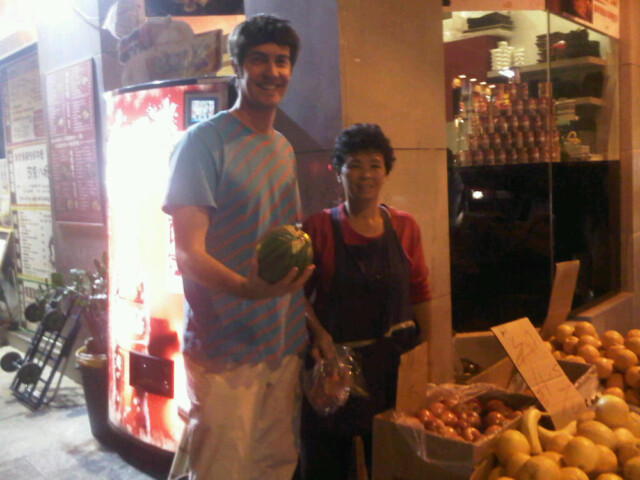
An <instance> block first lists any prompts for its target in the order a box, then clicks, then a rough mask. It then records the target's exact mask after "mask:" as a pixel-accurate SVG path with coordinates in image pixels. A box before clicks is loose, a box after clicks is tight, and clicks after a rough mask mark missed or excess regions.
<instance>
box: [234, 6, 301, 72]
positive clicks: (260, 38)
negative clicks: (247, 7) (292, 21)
mask: <svg viewBox="0 0 640 480" xmlns="http://www.w3.org/2000/svg"><path fill="white" fill-rule="evenodd" d="M265 43H275V44H276V45H280V46H284V47H289V58H290V60H291V65H292V66H293V65H294V64H295V63H296V59H297V58H298V50H299V49H300V38H299V37H298V34H297V33H296V31H295V30H294V29H293V27H291V25H289V22H288V21H287V20H284V19H282V18H278V17H275V16H273V15H266V14H263V13H261V14H258V15H255V16H253V17H250V18H247V19H246V20H245V21H244V22H242V23H239V24H238V25H236V26H235V28H234V29H233V31H232V32H231V34H230V35H229V40H228V47H229V55H230V56H231V58H232V59H233V60H234V61H235V62H236V65H238V66H241V65H242V62H243V61H244V58H245V56H246V55H247V52H248V51H249V50H250V49H251V48H253V47H255V46H257V45H263V44H265Z"/></svg>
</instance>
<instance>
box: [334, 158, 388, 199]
mask: <svg viewBox="0 0 640 480" xmlns="http://www.w3.org/2000/svg"><path fill="white" fill-rule="evenodd" d="M386 178H387V170H386V168H385V166H384V157H383V156H382V154H381V153H380V152H378V151H375V150H364V151H361V152H356V153H353V154H352V155H350V156H348V157H347V160H346V162H345V163H344V165H342V168H341V169H340V173H339V175H338V180H339V181H340V183H341V184H342V188H343V189H344V193H345V196H346V197H347V198H348V199H351V200H375V201H377V200H378V196H379V195H380V190H381V189H382V185H383V184H384V182H385V179H386Z"/></svg>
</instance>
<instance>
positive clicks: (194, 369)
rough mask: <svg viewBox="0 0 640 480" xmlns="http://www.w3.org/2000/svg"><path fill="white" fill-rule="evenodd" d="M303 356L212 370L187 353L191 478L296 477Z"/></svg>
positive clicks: (272, 479) (255, 479)
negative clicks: (195, 361) (196, 361)
mask: <svg viewBox="0 0 640 480" xmlns="http://www.w3.org/2000/svg"><path fill="white" fill-rule="evenodd" d="M300 366H301V359H300V358H299V357H298V356H295V355H289V356H287V357H285V358H284V359H283V360H282V361H279V362H278V363H277V364H266V363H260V364H250V365H238V366H234V367H232V368H229V369H225V370H224V371H222V372H215V373H213V372H210V371H207V369H206V368H204V367H203V366H201V365H198V364H196V363H194V362H193V361H190V360H189V359H188V358H186V357H185V367H186V371H187V389H188V394H189V398H190V400H191V411H190V414H189V426H188V431H189V435H190V439H189V440H190V446H189V468H190V472H191V473H190V475H191V476H190V477H189V478H190V479H191V480H291V477H292V476H293V472H294V470H295V468H296V465H297V461H298V448H299V423H300V400H301V394H300V388H299V382H298V378H299V377H298V376H299V371H300Z"/></svg>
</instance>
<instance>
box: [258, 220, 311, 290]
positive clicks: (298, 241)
mask: <svg viewBox="0 0 640 480" xmlns="http://www.w3.org/2000/svg"><path fill="white" fill-rule="evenodd" d="M256 251H257V255H258V275H259V276H260V278H262V279H263V280H265V281H266V282H269V283H276V282H278V281H279V280H282V279H283V278H284V277H285V276H286V275H287V273H289V272H290V271H291V269H292V268H293V267H298V275H297V276H296V278H298V276H300V275H302V272H303V271H304V269H305V268H307V267H308V266H309V265H311V263H312V262H313V247H312V246H311V239H310V238H309V235H307V234H306V233H305V232H303V231H302V230H301V229H299V228H297V227H295V226H293V225H281V226H279V227H275V228H272V229H270V230H268V231H267V232H265V233H264V234H263V235H262V236H261V237H260V239H259V240H258V245H257V246H256Z"/></svg>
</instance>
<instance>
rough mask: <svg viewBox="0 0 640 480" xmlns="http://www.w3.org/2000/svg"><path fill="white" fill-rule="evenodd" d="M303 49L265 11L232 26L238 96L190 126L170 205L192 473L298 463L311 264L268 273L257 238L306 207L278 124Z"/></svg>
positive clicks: (232, 472) (266, 469) (235, 474)
mask: <svg viewBox="0 0 640 480" xmlns="http://www.w3.org/2000/svg"><path fill="white" fill-rule="evenodd" d="M298 48H299V39H298V36H297V34H296V33H295V31H294V30H293V29H292V28H291V27H290V26H289V24H288V23H287V22H286V21H284V20H281V19H279V18H276V17H273V16H269V15H257V16H255V17H252V18H249V19H247V20H246V21H244V22H243V23H241V24H239V25H238V26H237V27H236V28H235V29H234V30H233V32H232V33H231V35H230V36H229V52H230V55H231V58H232V62H233V68H234V71H235V74H236V77H237V78H236V81H237V84H236V86H237V87H238V92H239V93H238V100H237V101H236V103H235V105H234V106H233V107H232V108H231V109H230V110H228V111H223V112H220V113H219V114H217V115H215V116H214V117H212V118H210V119H208V120H206V121H204V122H201V123H199V124H197V125H195V126H194V127H192V128H191V129H189V130H188V131H187V132H186V134H185V135H184V137H183V139H182V140H181V141H180V142H179V143H178V145H177V146H176V148H175V150H174V153H173V155H172V158H171V176H170V181H169V187H168V191H167V195H166V198H165V202H164V205H163V209H164V211H165V212H167V213H169V214H170V215H171V216H172V217H173V225H174V229H175V238H176V255H177V261H178V267H179V269H180V272H181V273H182V276H183V283H184V293H185V300H186V306H185V321H186V326H185V332H184V341H183V351H184V356H185V367H186V371H187V385H188V393H189V398H190V400H191V403H192V407H191V411H190V420H189V427H188V433H189V435H190V453H189V464H190V470H191V477H190V478H191V479H196V480H216V479H224V480H234V479H238V480H244V479H256V480H257V479H260V480H269V479H274V480H275V479H278V480H279V479H283V480H284V479H287V480H289V479H290V478H291V476H292V474H293V471H294V469H295V466H296V462H297V449H296V445H297V443H298V419H299V399H300V395H299V388H298V373H299V368H300V353H301V351H302V350H303V348H304V346H305V344H306V342H307V332H306V328H305V314H304V312H305V301H304V298H303V294H302V291H301V287H302V285H303V284H304V283H305V282H306V280H307V279H308V278H309V276H310V275H311V273H312V271H313V266H310V267H308V268H307V269H306V270H305V271H304V272H302V275H301V276H300V277H299V278H298V279H295V280H294V278H295V277H296V275H297V273H298V272H297V269H295V268H294V269H292V270H291V272H289V274H288V275H287V276H286V277H285V278H284V279H283V280H281V281H279V282H277V283H275V284H268V283H266V282H265V281H263V280H262V279H260V278H259V277H258V275H257V262H256V260H255V255H254V249H255V245H256V241H257V239H258V237H259V236H260V235H261V234H262V233H264V232H265V231H266V230H268V229H269V228H271V227H274V226H276V225H282V224H291V223H295V222H298V221H299V220H300V217H301V208H300V199H299V193H298V184H297V180H296V176H295V171H296V167H295V158H294V154H293V149H292V148H291V145H290V144H289V142H288V141H287V140H286V139H285V138H284V137H283V136H282V135H281V134H280V133H278V132H276V131H275V130H274V129H273V122H274V119H275V115H276V109H277V107H278V104H279V103H280V101H281V100H282V98H283V97H284V94H285V92H286V90H287V87H288V85H289V80H290V78H291V71H292V67H293V65H294V64H295V61H296V58H297V54H298Z"/></svg>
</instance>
